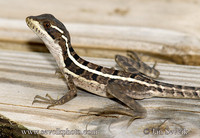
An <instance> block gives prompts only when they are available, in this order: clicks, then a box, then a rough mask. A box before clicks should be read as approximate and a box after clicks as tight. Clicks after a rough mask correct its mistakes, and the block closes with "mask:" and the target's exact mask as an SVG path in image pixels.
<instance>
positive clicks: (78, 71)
mask: <svg viewBox="0 0 200 138" xmlns="http://www.w3.org/2000/svg"><path fill="white" fill-rule="evenodd" d="M83 72H84V69H82V68H79V69H77V70H75V74H77V75H81V74H82V73H83Z"/></svg>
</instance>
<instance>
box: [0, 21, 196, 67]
mask: <svg viewBox="0 0 200 138" xmlns="http://www.w3.org/2000/svg"><path fill="white" fill-rule="evenodd" d="M65 25H66V26H67V28H68V30H69V32H70V33H71V36H72V44H73V45H74V47H75V48H76V49H77V51H78V53H79V52H80V55H83V56H86V55H87V56H88V55H90V54H91V53H93V55H95V56H98V57H100V56H101V57H102V56H104V57H109V58H114V55H116V54H118V53H123V55H125V54H126V51H127V50H133V51H139V52H141V53H145V54H147V55H150V56H153V57H157V59H156V60H157V61H160V59H163V60H164V61H168V62H175V63H179V64H190V65H199V64H200V61H199V60H198V58H199V57H200V54H199V53H200V41H199V40H200V39H199V38H198V37H197V36H195V35H190V34H187V33H181V32H175V31H170V30H163V29H155V28H154V29H152V28H145V27H131V26H123V27H122V26H109V25H94V24H93V25H92V24H76V23H73V24H69V23H68V24H65ZM0 40H1V41H2V42H1V43H0V44H1V45H0V48H2V49H16V44H18V45H19V46H20V48H18V49H20V50H21V49H23V48H21V47H22V43H24V45H25V46H24V49H27V46H30V44H34V45H32V46H30V48H29V50H34V51H35V49H38V50H36V51H40V50H39V49H41V48H40V46H42V44H43V43H42V42H41V40H40V39H39V38H38V37H37V36H36V35H35V34H34V33H32V31H31V30H30V29H28V27H27V26H26V23H25V21H23V20H7V19H0ZM10 43H11V44H10ZM12 45H13V46H12ZM38 45H39V46H38ZM31 47H32V48H31ZM44 49H45V51H47V50H46V48H44ZM102 52H104V53H105V54H103V55H102ZM89 53H90V54H89Z"/></svg>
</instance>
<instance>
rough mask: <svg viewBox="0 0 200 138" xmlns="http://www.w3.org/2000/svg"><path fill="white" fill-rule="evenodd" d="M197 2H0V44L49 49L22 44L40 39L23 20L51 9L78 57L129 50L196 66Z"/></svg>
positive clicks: (199, 50)
mask: <svg viewBox="0 0 200 138" xmlns="http://www.w3.org/2000/svg"><path fill="white" fill-rule="evenodd" d="M24 3H26V4H24ZM199 3H200V0H195V1H188V0H181V1H177V0H170V1H160V0H126V1H124V0H118V1H117V2H116V1H115V0H109V1H107V0H101V1H98V0H84V1H74V0H68V1H65V0H60V1H59V2H57V1H49V0H43V1H41V0H34V1H32V2H28V3H27V1H25V0H18V1H15V0H8V1H3V0H2V1H0V5H1V9H0V11H1V12H0V17H1V18H2V19H1V20H0V24H1V28H0V40H1V42H0V48H1V49H17V50H29V51H47V50H46V48H45V47H44V46H43V45H42V46H41V45H40V46H38V45H36V44H32V45H28V44H27V43H26V44H24V43H23V42H28V43H29V42H30V41H32V42H34V43H35V42H38V39H35V38H36V37H35V35H34V34H33V33H30V32H31V31H30V30H29V31H28V29H27V27H26V25H25V23H24V20H25V18H26V17H27V16H29V15H38V14H41V13H51V14H54V15H55V16H56V17H57V18H58V19H60V20H61V21H63V22H64V23H66V26H67V28H68V29H69V31H70V33H71V35H72V43H73V45H74V47H76V48H77V51H78V52H79V53H80V54H81V55H82V56H92V57H94V56H96V57H109V58H113V57H114V55H115V54H116V53H121V54H125V51H126V50H128V49H129V50H134V51H139V52H141V53H144V54H147V55H150V56H153V57H158V59H156V60H160V59H163V60H162V62H163V61H165V62H166V61H168V62H175V63H179V64H189V65H200V60H198V59H199V58H200V54H199V53H200V40H199V37H200V33H199V18H197V17H199V16H200V8H199V7H200V6H199ZM3 19H16V20H17V21H16V20H8V21H4V20H3ZM29 38H30V39H29ZM22 40H25V41H23V42H22ZM10 41H11V42H13V43H9V42H10ZM39 42H41V41H39ZM29 44H30V43H29ZM102 53H104V54H102ZM144 60H146V61H149V60H150V59H144Z"/></svg>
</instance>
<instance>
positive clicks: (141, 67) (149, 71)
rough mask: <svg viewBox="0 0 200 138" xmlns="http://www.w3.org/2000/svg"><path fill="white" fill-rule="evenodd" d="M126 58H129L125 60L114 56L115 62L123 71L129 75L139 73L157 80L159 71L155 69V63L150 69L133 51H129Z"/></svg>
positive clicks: (119, 56) (122, 57) (120, 56)
mask: <svg viewBox="0 0 200 138" xmlns="http://www.w3.org/2000/svg"><path fill="white" fill-rule="evenodd" d="M128 56H130V57H131V58H127V57H125V56H122V55H116V56H115V61H116V62H117V64H118V65H119V66H120V67H121V68H123V69H124V70H125V71H127V72H130V73H139V72H140V73H142V74H143V75H145V76H148V77H151V78H158V76H159V75H160V73H159V71H158V70H156V69H155V65H156V63H155V64H154V66H153V67H150V66H149V65H147V64H145V63H144V62H143V61H141V60H140V58H139V57H138V56H137V54H136V53H135V52H133V51H129V52H128Z"/></svg>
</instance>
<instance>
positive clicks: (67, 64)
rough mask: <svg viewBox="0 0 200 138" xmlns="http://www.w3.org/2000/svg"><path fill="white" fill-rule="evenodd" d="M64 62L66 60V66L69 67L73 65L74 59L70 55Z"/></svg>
mask: <svg viewBox="0 0 200 138" xmlns="http://www.w3.org/2000/svg"><path fill="white" fill-rule="evenodd" d="M64 62H65V67H66V68H68V67H69V66H70V65H71V63H72V61H71V59H70V58H69V57H68V58H66V59H65V61H64Z"/></svg>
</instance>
